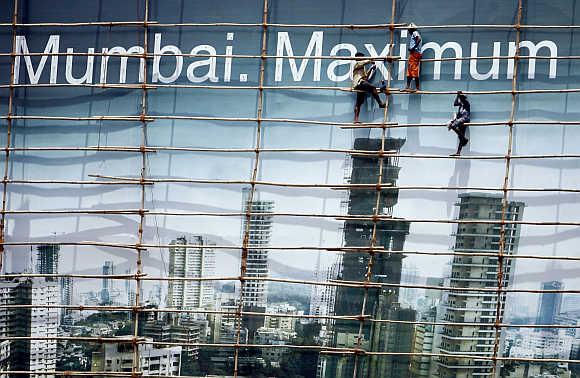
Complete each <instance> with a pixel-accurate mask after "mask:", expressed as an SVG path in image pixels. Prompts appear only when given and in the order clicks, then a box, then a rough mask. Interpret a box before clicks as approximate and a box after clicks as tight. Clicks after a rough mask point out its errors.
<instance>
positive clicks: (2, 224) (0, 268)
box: [0, 0, 18, 272]
mask: <svg viewBox="0 0 580 378" xmlns="http://www.w3.org/2000/svg"><path fill="white" fill-rule="evenodd" d="M12 4H13V7H14V10H13V13H12V53H15V52H16V23H17V22H18V0H14V1H13V3H12ZM15 59H16V58H15V57H12V58H11V60H10V89H9V91H8V115H7V118H6V148H5V150H4V177H3V180H2V184H3V185H2V215H1V216H0V243H2V244H0V272H4V241H5V235H6V205H7V200H8V177H9V174H8V169H9V167H10V165H9V162H10V147H11V146H12V144H11V143H12V116H13V113H14V87H12V83H13V82H14V74H15V65H16V62H15Z"/></svg>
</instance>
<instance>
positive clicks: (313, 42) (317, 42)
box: [274, 31, 324, 81]
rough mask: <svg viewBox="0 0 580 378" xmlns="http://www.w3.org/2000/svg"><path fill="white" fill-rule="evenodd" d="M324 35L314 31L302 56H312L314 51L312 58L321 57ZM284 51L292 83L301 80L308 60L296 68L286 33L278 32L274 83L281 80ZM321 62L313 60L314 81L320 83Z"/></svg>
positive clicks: (304, 60)
mask: <svg viewBox="0 0 580 378" xmlns="http://www.w3.org/2000/svg"><path fill="white" fill-rule="evenodd" d="M323 36H324V33H323V32H321V31H316V32H313V33H312V37H311V38H310V42H308V47H307V48H306V52H305V53H304V56H305V57H306V56H313V54H312V52H313V51H314V56H321V55H322V39H323ZM284 51H286V54H287V56H288V62H289V63H290V70H291V71H292V78H293V79H294V81H300V80H302V76H304V71H306V66H307V65H308V61H309V60H310V59H309V58H304V59H302V61H301V62H300V67H297V65H296V60H295V59H294V58H293V57H294V51H293V50H292V44H291V43H290V37H289V35H288V32H278V44H277V45H276V56H277V57H279V58H276V73H275V75H274V77H275V81H281V80H282V66H283V64H284V61H283V59H284V58H282V57H283V56H284ZM321 63H322V60H321V59H320V58H318V59H314V78H313V80H314V81H320V65H321Z"/></svg>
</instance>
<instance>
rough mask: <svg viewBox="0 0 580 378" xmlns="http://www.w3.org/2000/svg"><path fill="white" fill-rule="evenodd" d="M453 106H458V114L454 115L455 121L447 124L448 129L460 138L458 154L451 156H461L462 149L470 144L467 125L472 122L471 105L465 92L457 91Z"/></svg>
mask: <svg viewBox="0 0 580 378" xmlns="http://www.w3.org/2000/svg"><path fill="white" fill-rule="evenodd" d="M453 106H458V107H459V108H458V109H457V113H455V114H454V116H453V119H452V120H451V121H449V122H447V129H448V130H453V131H455V133H456V134H457V137H458V138H459V143H458V145H457V152H455V153H454V154H451V156H460V155H461V149H462V148H463V147H464V146H465V145H466V144H467V142H469V139H467V138H466V137H465V132H466V131H467V125H466V123H469V122H470V121H471V105H470V104H469V101H467V96H465V95H464V94H463V92H461V91H457V96H456V97H455V101H454V102H453Z"/></svg>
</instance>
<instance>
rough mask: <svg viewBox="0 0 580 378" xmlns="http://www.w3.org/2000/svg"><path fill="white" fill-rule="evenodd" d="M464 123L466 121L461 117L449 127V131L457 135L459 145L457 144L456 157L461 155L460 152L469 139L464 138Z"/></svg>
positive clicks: (465, 129)
mask: <svg viewBox="0 0 580 378" xmlns="http://www.w3.org/2000/svg"><path fill="white" fill-rule="evenodd" d="M465 121H466V119H464V118H463V117H462V118H459V119H457V120H455V121H454V122H453V124H452V125H451V129H452V130H453V131H455V133H456V134H457V137H458V139H459V143H458V144H457V152H455V155H457V156H459V155H461V150H462V149H463V147H464V146H466V145H467V143H468V142H469V139H467V138H466V137H465V132H466V131H467V126H465Z"/></svg>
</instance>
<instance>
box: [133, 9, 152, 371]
mask: <svg viewBox="0 0 580 378" xmlns="http://www.w3.org/2000/svg"><path fill="white" fill-rule="evenodd" d="M143 2H144V20H143V53H144V54H146V53H147V52H148V38H149V34H148V25H147V23H148V21H149V0H143ZM143 77H144V82H143V87H142V92H141V112H140V115H139V119H140V122H141V145H140V146H139V149H140V151H141V172H140V180H139V182H140V184H141V185H140V186H141V193H140V208H139V226H138V228H137V243H136V245H135V253H136V255H137V256H136V257H137V261H136V273H135V275H134V279H135V302H134V307H135V308H136V311H133V313H132V323H133V338H134V339H137V338H138V337H139V311H138V307H137V306H139V304H140V303H141V291H142V281H141V277H142V276H143V260H142V256H141V254H142V252H143V248H142V247H141V243H143V226H144V225H145V212H146V210H145V195H146V193H145V188H146V185H145V182H146V178H147V167H148V166H147V144H148V140H147V122H148V119H147V107H148V97H147V89H148V88H147V65H146V64H145V65H144V67H143ZM140 370H141V357H140V352H139V345H137V344H136V343H135V342H133V366H132V368H131V375H132V376H135V377H136V376H138V372H140Z"/></svg>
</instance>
